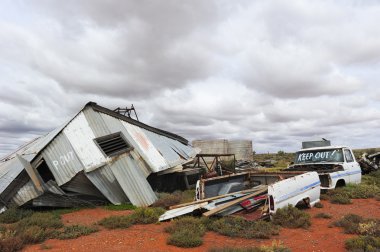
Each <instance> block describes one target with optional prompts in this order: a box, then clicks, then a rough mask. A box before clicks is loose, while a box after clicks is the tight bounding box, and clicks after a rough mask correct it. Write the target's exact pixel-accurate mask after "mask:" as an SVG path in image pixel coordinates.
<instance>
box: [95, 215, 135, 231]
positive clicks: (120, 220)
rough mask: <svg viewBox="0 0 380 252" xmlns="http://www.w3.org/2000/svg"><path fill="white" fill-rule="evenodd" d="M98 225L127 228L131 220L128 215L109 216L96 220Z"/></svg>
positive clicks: (131, 222) (130, 224)
mask: <svg viewBox="0 0 380 252" xmlns="http://www.w3.org/2000/svg"><path fill="white" fill-rule="evenodd" d="M98 224H99V225H101V226H103V227H106V228H108V229H117V228H120V229H122V228H129V227H130V226H132V225H133V221H132V219H131V218H130V217H129V216H110V217H107V218H104V219H102V220H100V221H99V222H98Z"/></svg>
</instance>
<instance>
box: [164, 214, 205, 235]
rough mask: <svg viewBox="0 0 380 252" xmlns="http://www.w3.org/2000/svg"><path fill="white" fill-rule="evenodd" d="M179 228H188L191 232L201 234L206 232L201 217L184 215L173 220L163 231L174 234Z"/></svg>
mask: <svg viewBox="0 0 380 252" xmlns="http://www.w3.org/2000/svg"><path fill="white" fill-rule="evenodd" d="M181 230H189V231H191V232H192V233H193V234H196V235H199V236H203V235H204V234H205V232H206V227H205V225H204V224H203V222H202V219H199V218H194V217H191V216H185V217H182V218H180V219H177V220H174V221H173V224H172V225H170V226H168V227H166V228H165V232H167V233H169V234H174V233H176V232H179V231H181Z"/></svg>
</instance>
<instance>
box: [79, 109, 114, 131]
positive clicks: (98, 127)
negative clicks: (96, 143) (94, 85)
mask: <svg viewBox="0 0 380 252" xmlns="http://www.w3.org/2000/svg"><path fill="white" fill-rule="evenodd" d="M83 114H84V116H85V117H86V119H87V122H88V124H89V125H90V127H91V129H92V131H93V132H94V135H95V137H101V136H105V135H109V134H111V133H115V132H113V131H111V130H110V129H109V128H108V126H107V124H106V123H105V121H104V120H103V118H102V116H101V115H100V113H99V112H95V111H94V110H93V109H92V108H86V109H85V110H83Z"/></svg>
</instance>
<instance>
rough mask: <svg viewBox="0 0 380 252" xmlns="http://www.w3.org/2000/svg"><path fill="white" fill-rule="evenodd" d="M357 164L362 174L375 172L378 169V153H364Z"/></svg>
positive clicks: (379, 153) (379, 165) (379, 156)
mask: <svg viewBox="0 0 380 252" xmlns="http://www.w3.org/2000/svg"><path fill="white" fill-rule="evenodd" d="M358 162H359V164H360V167H361V168H362V173H363V174H366V173H370V172H372V171H377V170H378V169H379V167H380V152H377V153H374V154H368V153H364V154H363V155H362V156H361V157H360V159H359V160H358Z"/></svg>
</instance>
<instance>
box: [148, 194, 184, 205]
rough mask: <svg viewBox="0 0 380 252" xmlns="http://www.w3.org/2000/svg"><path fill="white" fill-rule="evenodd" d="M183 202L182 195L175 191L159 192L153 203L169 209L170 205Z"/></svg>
mask: <svg viewBox="0 0 380 252" xmlns="http://www.w3.org/2000/svg"><path fill="white" fill-rule="evenodd" d="M180 202H181V195H180V194H174V193H159V194H158V200H157V201H156V202H154V203H153V205H152V206H153V207H162V208H165V209H168V208H169V207H170V206H173V205H177V204H179V203H180Z"/></svg>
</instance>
